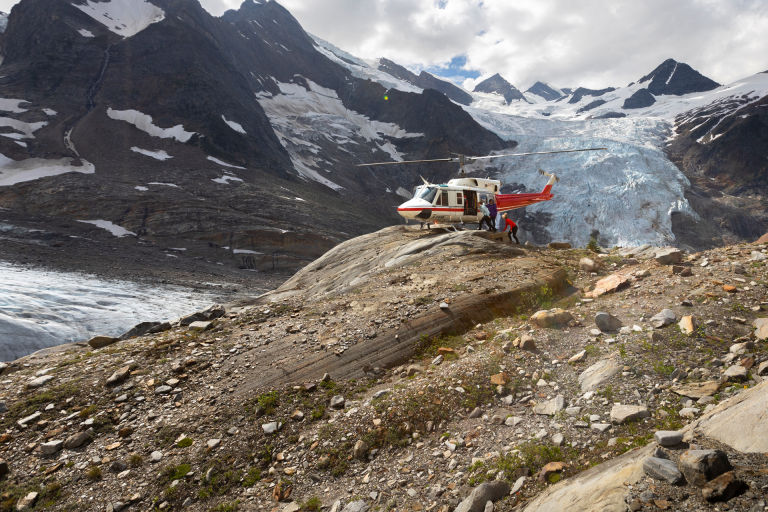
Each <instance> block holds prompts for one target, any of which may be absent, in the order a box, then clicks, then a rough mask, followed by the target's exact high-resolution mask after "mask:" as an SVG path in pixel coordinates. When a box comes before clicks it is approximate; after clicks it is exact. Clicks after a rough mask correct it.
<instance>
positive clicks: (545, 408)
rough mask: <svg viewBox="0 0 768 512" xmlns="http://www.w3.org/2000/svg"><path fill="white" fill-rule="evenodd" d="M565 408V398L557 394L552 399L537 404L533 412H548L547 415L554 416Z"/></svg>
mask: <svg viewBox="0 0 768 512" xmlns="http://www.w3.org/2000/svg"><path fill="white" fill-rule="evenodd" d="M564 408H565V398H564V397H563V396H562V395H557V396H556V397H555V398H553V399H552V400H548V401H546V402H542V403H540V404H536V406H535V407H534V408H533V412H535V413H536V414H546V415H547V416H554V415H555V414H557V413H558V412H560V411H562V410H563V409H564Z"/></svg>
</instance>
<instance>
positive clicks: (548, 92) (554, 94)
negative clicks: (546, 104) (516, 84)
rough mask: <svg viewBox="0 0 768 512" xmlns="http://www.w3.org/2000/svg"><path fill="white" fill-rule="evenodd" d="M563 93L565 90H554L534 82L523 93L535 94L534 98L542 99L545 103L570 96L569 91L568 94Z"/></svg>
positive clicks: (546, 85)
mask: <svg viewBox="0 0 768 512" xmlns="http://www.w3.org/2000/svg"><path fill="white" fill-rule="evenodd" d="M565 91H566V89H555V88H554V87H552V86H551V85H549V84H545V83H544V82H536V83H535V84H533V85H532V86H531V87H529V88H528V90H526V91H525V92H526V93H528V94H535V95H536V96H539V97H541V98H544V99H545V100H547V101H552V100H556V99H558V98H562V97H563V96H566V95H568V94H570V90H568V92H565Z"/></svg>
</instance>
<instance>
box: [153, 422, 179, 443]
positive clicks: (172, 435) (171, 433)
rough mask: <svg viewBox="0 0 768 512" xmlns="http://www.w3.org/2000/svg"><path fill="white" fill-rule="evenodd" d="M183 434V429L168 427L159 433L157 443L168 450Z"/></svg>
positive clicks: (156, 438)
mask: <svg viewBox="0 0 768 512" xmlns="http://www.w3.org/2000/svg"><path fill="white" fill-rule="evenodd" d="M183 433H184V432H183V431H182V429H181V427H176V426H171V425H166V426H164V427H162V428H161V429H160V430H158V431H157V434H155V441H156V443H157V445H158V446H160V447H163V448H167V447H169V446H171V445H172V444H174V441H176V439H178V437H179V436H180V435H181V434H183Z"/></svg>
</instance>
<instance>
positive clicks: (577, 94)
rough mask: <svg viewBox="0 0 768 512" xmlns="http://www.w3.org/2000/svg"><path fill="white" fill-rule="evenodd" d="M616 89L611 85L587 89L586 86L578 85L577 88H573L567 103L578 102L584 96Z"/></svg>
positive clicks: (600, 94) (596, 94)
mask: <svg viewBox="0 0 768 512" xmlns="http://www.w3.org/2000/svg"><path fill="white" fill-rule="evenodd" d="M615 90H616V89H615V88H613V87H606V88H605V89H599V90H596V89H587V88H586V87H579V88H578V89H576V90H574V91H573V93H572V94H571V97H570V98H569V99H568V103H578V102H580V101H581V100H582V99H583V98H584V97H585V96H594V97H598V96H602V95H603V94H606V93H609V92H613V91H615Z"/></svg>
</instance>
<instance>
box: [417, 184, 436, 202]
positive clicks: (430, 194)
mask: <svg viewBox="0 0 768 512" xmlns="http://www.w3.org/2000/svg"><path fill="white" fill-rule="evenodd" d="M435 195H437V187H425V188H424V190H422V191H421V192H420V193H419V199H423V200H425V201H426V202H428V203H431V202H432V201H434V200H435Z"/></svg>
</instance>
